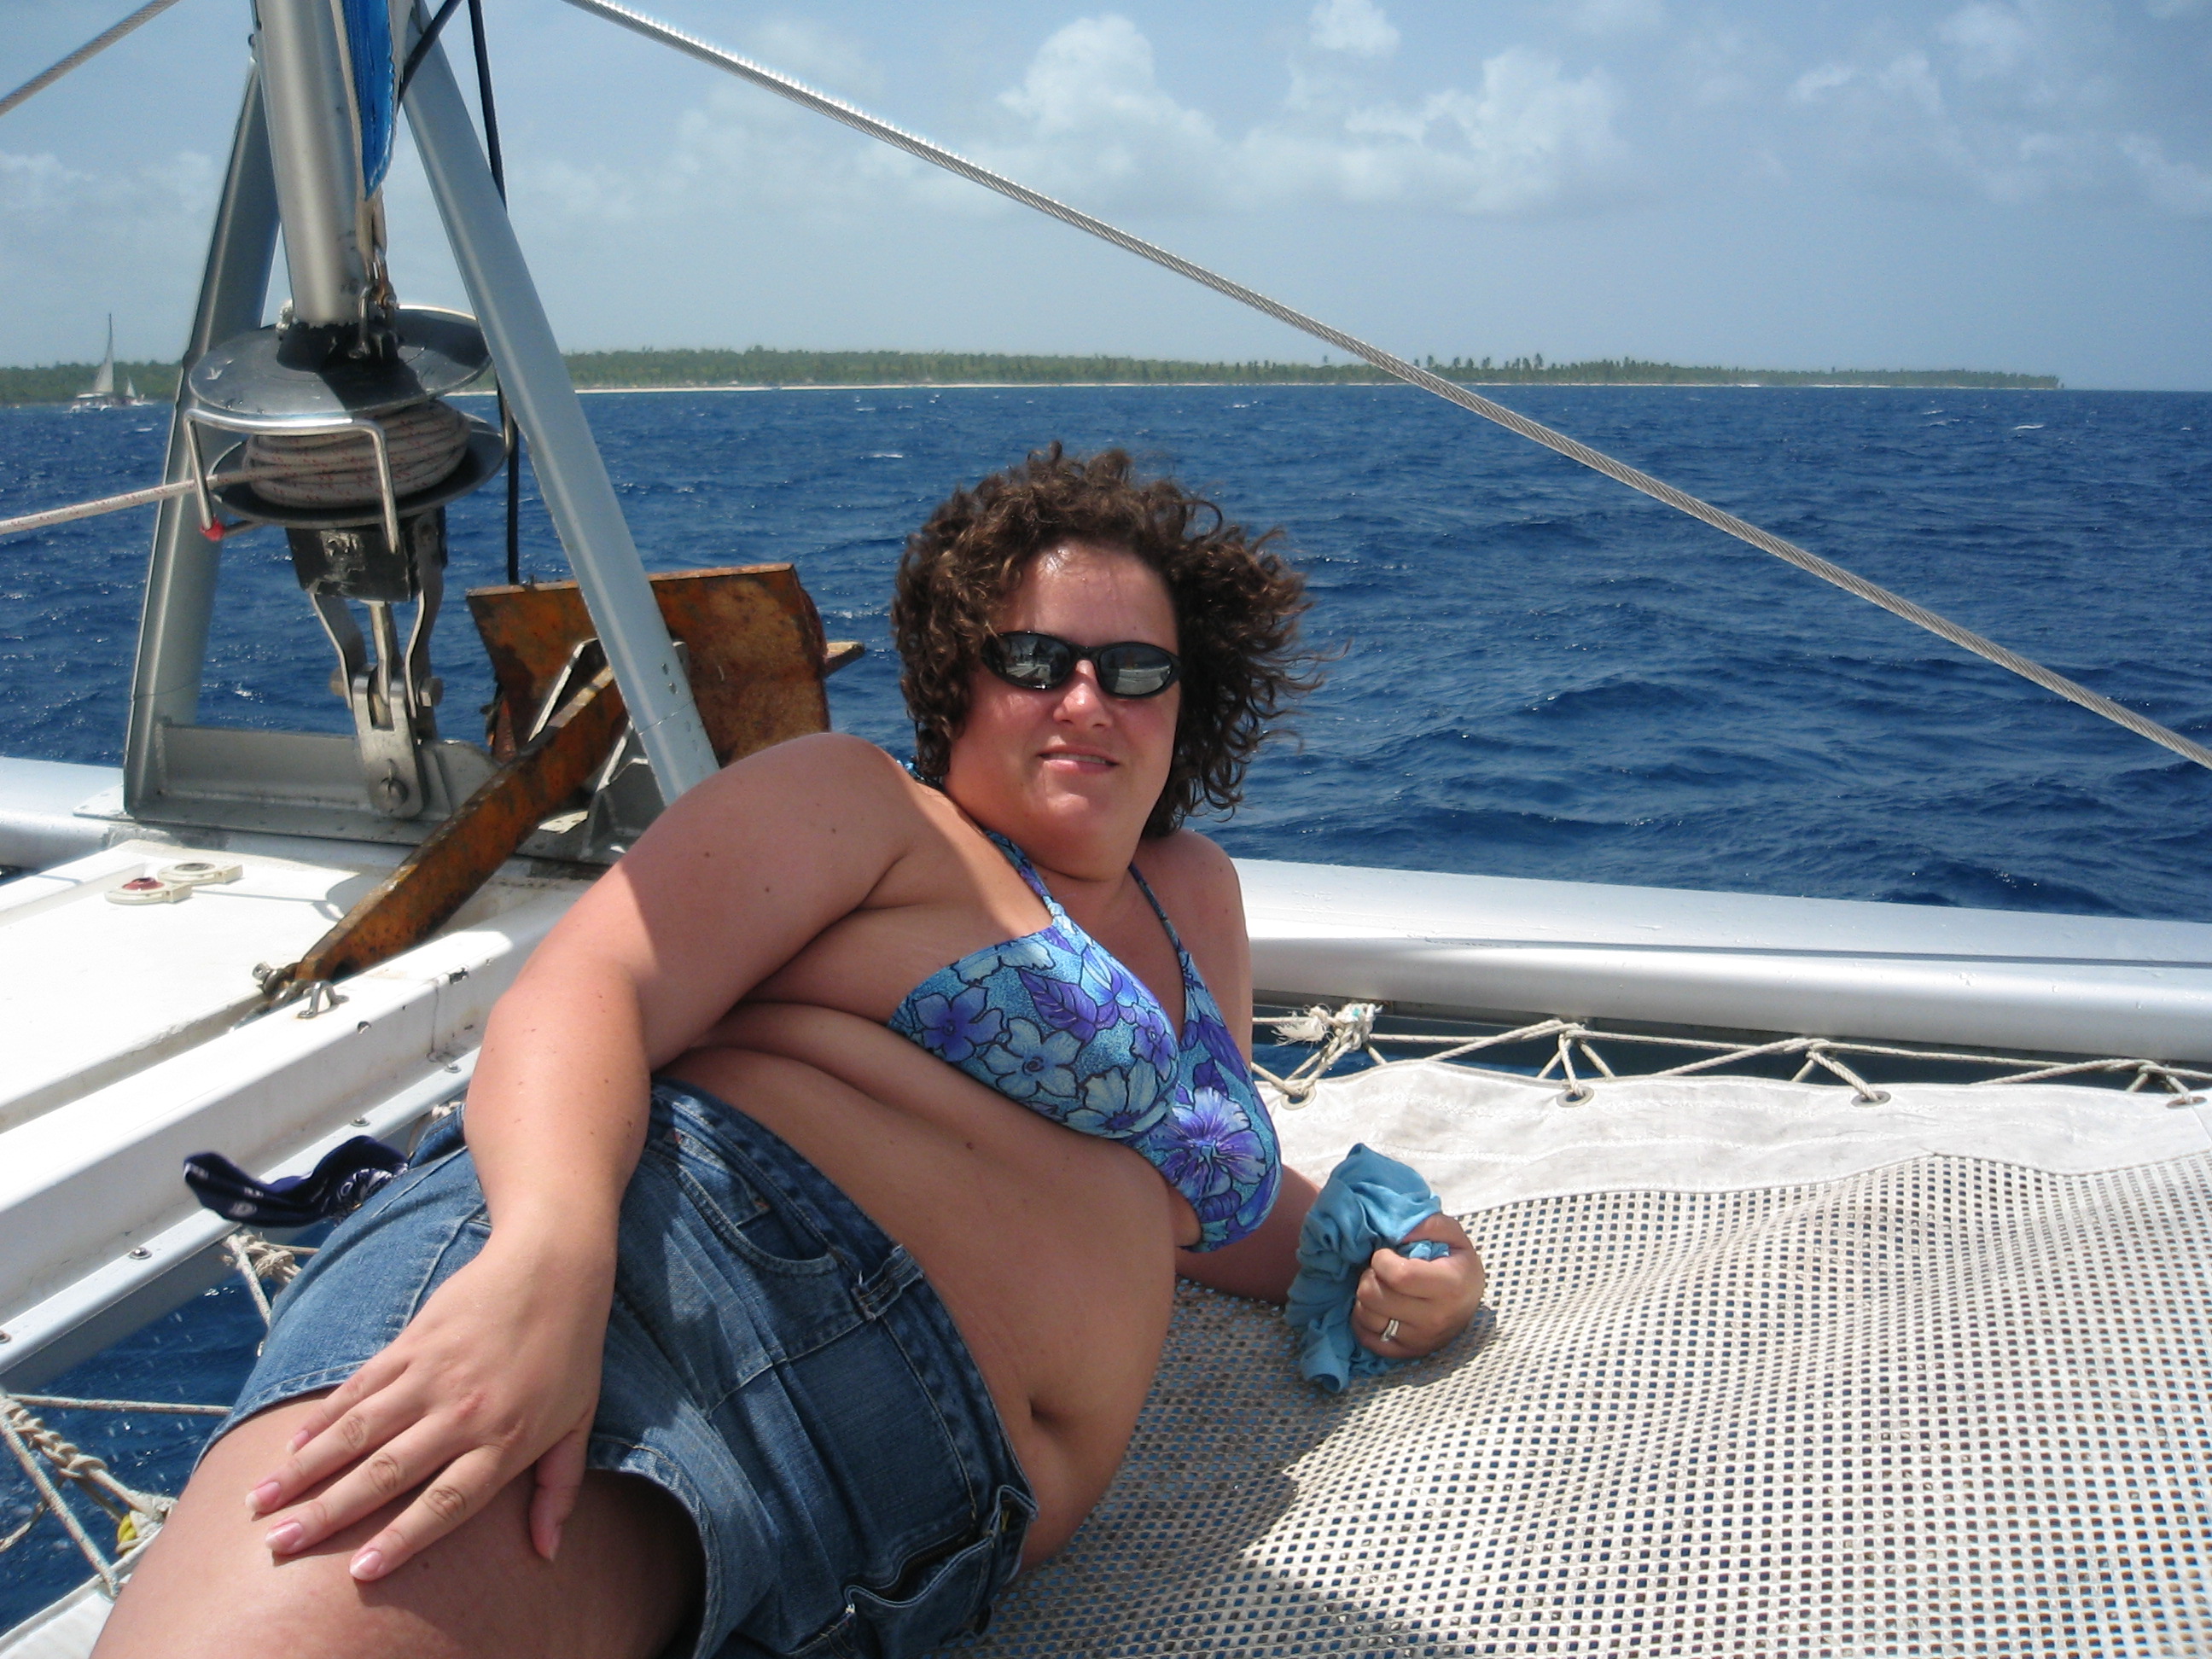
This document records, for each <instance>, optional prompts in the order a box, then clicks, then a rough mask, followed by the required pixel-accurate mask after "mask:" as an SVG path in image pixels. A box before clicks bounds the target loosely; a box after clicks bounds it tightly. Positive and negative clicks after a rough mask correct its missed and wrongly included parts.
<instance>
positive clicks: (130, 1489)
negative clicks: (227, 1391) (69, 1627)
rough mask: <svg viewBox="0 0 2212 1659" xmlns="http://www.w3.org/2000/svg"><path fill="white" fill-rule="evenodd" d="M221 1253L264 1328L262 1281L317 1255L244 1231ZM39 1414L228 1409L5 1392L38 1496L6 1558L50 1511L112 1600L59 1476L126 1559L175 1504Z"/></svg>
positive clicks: (2, 1432) (283, 1276)
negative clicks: (93, 1509) (86, 1502)
mask: <svg viewBox="0 0 2212 1659" xmlns="http://www.w3.org/2000/svg"><path fill="white" fill-rule="evenodd" d="M223 1253H224V1254H225V1255H227V1256H228V1257H229V1259H230V1261H231V1264H232V1265H233V1266H234V1267H236V1268H237V1269H238V1271H239V1274H240V1277H241V1278H243V1279H245V1280H246V1287H247V1289H248V1290H249V1291H251V1292H252V1297H253V1303H254V1306H255V1308H256V1309H257V1310H258V1311H259V1312H260V1315H261V1318H262V1322H263V1323H264V1325H265V1324H266V1323H267V1322H268V1321H269V1316H270V1305H269V1296H268V1293H267V1292H266V1291H264V1290H263V1289H262V1286H261V1281H262V1280H263V1279H273V1280H274V1281H276V1283H277V1284H279V1285H288V1284H289V1283H290V1282H291V1281H292V1279H294V1278H295V1276H297V1274H298V1273H299V1271H300V1258H301V1256H303V1255H313V1254H314V1249H313V1247H312V1246H309V1245H303V1244H279V1243H276V1242H274V1241H273V1240H270V1239H267V1238H264V1237H262V1236H261V1235H260V1234H258V1233H255V1232H249V1231H246V1230H245V1229H243V1228H241V1229H240V1230H239V1231H236V1232H234V1233H233V1234H231V1235H230V1237H228V1238H226V1239H225V1240H224V1241H223ZM31 1407H40V1408H42V1409H45V1410H49V1411H53V1410H60V1411H101V1412H147V1413H156V1414H159V1415H162V1416H168V1417H227V1416H228V1415H229V1414H230V1407H228V1406H204V1405H197V1404H190V1403H185V1402H179V1401H160V1400H94V1399H80V1398H77V1397H76V1396H72V1395H50V1394H14V1393H11V1392H9V1390H7V1389H0V1441H4V1442H5V1443H6V1444H7V1447H8V1449H9V1451H10V1452H12V1453H13V1454H14V1455H15V1462H16V1463H17V1465H18V1466H19V1467H20V1468H21V1469H22V1471H23V1474H24V1475H25V1476H26V1478H27V1479H28V1480H29V1481H30V1483H31V1486H32V1487H33V1490H34V1491H35V1492H36V1493H37V1500H36V1501H35V1502H34V1503H33V1504H32V1507H31V1513H30V1515H29V1516H27V1517H26V1518H25V1519H24V1521H23V1522H22V1523H21V1525H20V1526H17V1527H16V1528H14V1529H13V1530H12V1531H10V1532H9V1533H8V1534H7V1535H6V1536H5V1537H0V1555H4V1554H5V1553H7V1552H8V1551H9V1550H11V1549H13V1548H14V1547H15V1546H16V1545H17V1544H19V1543H21V1541H22V1540H23V1538H24V1536H25V1535H26V1534H27V1533H28V1532H29V1531H30V1529H31V1527H32V1525H33V1523H34V1522H36V1521H37V1520H38V1518H39V1516H40V1515H41V1514H44V1513H46V1512H47V1511H52V1514H53V1516H54V1517H55V1519H56V1520H58V1521H59V1522H61V1524H62V1527H63V1528H64V1530H65V1531H67V1532H68V1534H69V1535H70V1541H72V1542H73V1543H75V1544H76V1547H77V1549H78V1551H79V1553H82V1555H83V1556H84V1558H85V1559H86V1560H88V1561H89V1562H90V1563H91V1564H92V1569H93V1571H94V1572H96V1573H97V1574H99V1575H100V1583H101V1584H102V1585H104V1586H105V1587H106V1590H107V1593H108V1594H109V1595H114V1594H115V1592H116V1589H117V1579H116V1576H115V1568H114V1563H113V1562H112V1561H111V1560H110V1559H108V1558H107V1557H106V1555H105V1554H103V1553H101V1551H100V1547H99V1546H98V1545H97V1544H95V1543H94V1542H93V1541H92V1535H91V1534H89V1533H88V1532H87V1531H86V1530H85V1528H84V1523H83V1522H82V1521H81V1520H80V1519H79V1518H78V1517H77V1516H76V1512H75V1511H74V1510H71V1509H70V1506H69V1503H68V1501H67V1500H66V1499H65V1498H64V1497H63V1495H62V1491H61V1488H60V1487H58V1486H56V1485H55V1484H54V1479H55V1477H58V1478H59V1479H61V1480H64V1481H67V1482H70V1484H71V1485H73V1486H76V1488H77V1489H78V1490H79V1491H81V1492H82V1493H83V1494H84V1495H85V1496H86V1497H87V1498H89V1499H90V1500H91V1501H92V1502H93V1503H94V1504H97V1505H99V1507H100V1509H101V1510H104V1511H106V1514H107V1516H108V1518H109V1519H111V1520H112V1521H113V1522H115V1523H116V1541H117V1545H118V1549H120V1550H121V1551H123V1552H124V1553H128V1552H129V1551H130V1550H131V1549H133V1548H135V1547H137V1546H138V1545H139V1544H142V1543H143V1542H144V1541H146V1540H147V1539H149V1538H150V1537H152V1536H153V1534H154V1533H155V1531H157V1530H158V1529H159V1528H160V1527H161V1523H162V1522H163V1521H165V1520H167V1517H168V1514H169V1511H170V1510H172V1509H173V1508H174V1507H175V1505H176V1501H177V1500H176V1499H175V1498H171V1497H168V1496H167V1495H166V1494H164V1493H161V1492H141V1491H139V1490H138V1489H137V1487H135V1486H126V1485H125V1484H124V1482H122V1481H121V1480H118V1479H116V1477H115V1475H114V1474H113V1472H112V1471H111V1470H110V1469H109V1468H108V1467H107V1465H106V1462H103V1461H102V1460H100V1458H98V1457H95V1456H94V1455H92V1454H91V1453H90V1452H88V1451H86V1450H84V1449H82V1447H79V1446H77V1445H76V1444H75V1443H72V1442H71V1441H70V1440H69V1439H67V1438H66V1437H64V1436H63V1435H61V1434H59V1433H58V1432H57V1431H55V1430H53V1429H51V1428H49V1427H48V1426H47V1425H46V1423H45V1422H44V1421H43V1420H41V1419H40V1418H39V1417H38V1416H36V1415H35V1414H34V1413H33V1411H32V1410H31ZM42 1460H43V1461H42ZM48 1466H51V1468H52V1474H49V1473H48Z"/></svg>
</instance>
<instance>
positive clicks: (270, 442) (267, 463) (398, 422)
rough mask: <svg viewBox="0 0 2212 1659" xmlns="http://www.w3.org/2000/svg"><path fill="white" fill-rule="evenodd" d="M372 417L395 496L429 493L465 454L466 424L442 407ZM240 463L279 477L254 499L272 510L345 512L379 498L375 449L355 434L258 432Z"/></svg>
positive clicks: (410, 408)
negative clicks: (380, 436) (338, 509)
mask: <svg viewBox="0 0 2212 1659" xmlns="http://www.w3.org/2000/svg"><path fill="white" fill-rule="evenodd" d="M374 419H375V422H376V423H377V425H378V426H380V427H381V428H383V429H384V449H385V459H386V464H387V465H390V467H391V469H392V494H393V495H395V496H407V495H413V494H414V493H415V492H416V490H418V489H428V488H429V487H430V486H431V485H432V484H434V483H437V482H438V481H439V480H440V479H441V478H442V477H446V476H447V474H448V473H450V472H451V471H453V469H454V468H455V467H456V466H458V465H460V460H461V455H462V453H463V452H464V451H465V450H466V449H467V448H468V447H469V427H468V422H466V421H465V420H464V419H463V418H462V417H461V414H460V411H459V410H457V409H454V408H453V407H452V406H451V405H450V404H441V403H438V402H436V401H435V400H433V401H430V402H425V403H419V404H408V405H407V406H406V407H405V408H404V409H397V410H392V412H391V413H390V414H388V415H379V416H374ZM245 459H246V464H247V465H249V466H258V467H261V468H263V469H264V470H265V471H268V472H269V473H271V474H281V475H283V476H282V477H281V479H280V480H279V481H276V482H271V483H264V484H263V485H261V486H260V493H261V494H262V495H264V496H266V497H267V498H268V499H269V500H270V501H274V502H275V503H276V505H277V506H279V507H351V506H354V505H356V504H357V503H361V502H366V501H376V500H379V499H380V497H381V496H382V495H383V486H382V484H380V483H379V482H378V480H377V476H376V449H375V446H374V441H372V439H371V438H370V436H369V435H368V433H366V432H364V431H363V430H362V428H359V427H349V428H344V429H343V430H341V431H335V432H304V433H290V432H258V433H256V434H254V435H253V436H252V437H251V438H248V439H247V440H246V457H245Z"/></svg>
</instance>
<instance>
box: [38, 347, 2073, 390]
mask: <svg viewBox="0 0 2212 1659" xmlns="http://www.w3.org/2000/svg"><path fill="white" fill-rule="evenodd" d="M96 367H97V365H95V364H92V363H57V364H54V365H52V367H49V368H0V404H65V403H67V402H68V401H69V400H70V398H73V397H75V396H76V394H77V393H78V392H82V391H83V390H84V388H85V387H86V386H88V385H89V384H90V383H91V380H92V376H93V374H94V369H95V368H96ZM1422 367H1423V368H1427V369H1430V370H1431V371H1432V372H1433V373H1435V374H1441V375H1443V377H1444V378H1445V379H1446V380H1458V381H1463V382H1465V383H1467V384H1468V385H1474V386H1526V385H1552V386H1971V387H1987V388H2002V389H2003V390H2007V391H2029V392H2055V391H2057V390H2058V386H2059V382H2058V377H2057V375H2055V374H2005V373H2002V372H1999V371H1996V370H1990V369H1974V368H1873V369H1868V368H1714V367H1701V366H1696V365H1685V364H1681V363H1654V362H1644V360H1642V359H1641V358H1636V357H1601V358H1597V359H1595V360H1594V361H1590V362H1575V363H1547V362H1545V361H1544V359H1543V356H1542V355H1541V353H1539V354H1537V355H1535V356H1528V357H1510V358H1507V359H1505V360H1504V361H1503V362H1492V360H1491V359H1490V358H1488V357H1484V358H1482V359H1480V361H1476V360H1474V359H1470V358H1463V357H1454V358H1452V359H1450V360H1449V362H1444V361H1440V360H1438V359H1437V358H1435V357H1429V358H1425V359H1424V360H1422ZM115 372H116V374H117V375H118V377H120V376H122V375H124V374H129V375H130V376H131V379H132V380H135V381H136V382H137V386H138V388H139V391H140V392H142V393H143V395H144V396H146V397H148V398H161V399H171V398H174V397H175V396H176V393H177V366H176V365H175V364H174V363H149V362H133V363H118V364H116V366H115ZM568 372H569V374H571V375H573V376H574V378H575V381H576V384H577V385H578V386H580V387H584V388H586V389H587V390H611V389H614V388H617V387H627V386H635V387H641V388H663V387H665V388H669V389H677V388H683V387H698V388H709V387H715V386H978V385H981V386H1222V385H1227V386H1329V385H1350V386H1372V385H1376V384H1384V383H1388V382H1389V380H1391V378H1392V377H1391V376H1389V375H1388V374H1383V372H1382V371H1381V370H1380V369H1376V368H1370V367H1369V366H1368V365H1367V364H1365V363H1333V362H1327V361H1324V362H1319V363H1279V362H1273V361H1266V362H1259V361H1255V362H1241V363H1201V362H1182V361H1180V360H1177V359H1172V358H1164V357H1108V356H1091V357H1073V356H1068V357H1055V356H1028V355H1017V354H1011V353H1006V352H991V351H975V352H963V351H775V350H770V349H769V348H768V347H766V346H753V347H751V348H750V349H746V350H744V351H708V350H671V351H658V350H641V351H581V352H574V353H572V354H570V356H569V357H568Z"/></svg>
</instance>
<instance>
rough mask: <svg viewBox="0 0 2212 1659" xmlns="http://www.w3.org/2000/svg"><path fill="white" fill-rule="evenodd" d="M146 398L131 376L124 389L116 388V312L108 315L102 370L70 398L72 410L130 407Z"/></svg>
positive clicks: (124, 382) (126, 377)
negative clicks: (142, 396)
mask: <svg viewBox="0 0 2212 1659" xmlns="http://www.w3.org/2000/svg"><path fill="white" fill-rule="evenodd" d="M145 401H146V400H145V399H144V398H141V397H140V396H139V395H138V388H137V386H134V385H132V384H131V377H130V376H129V375H127V374H126V375H125V376H124V377H123V390H122V391H121V392H119V393H118V392H117V391H116V390H115V313H113V312H110V313H108V316H107V355H106V356H105V357H103V358H101V359H100V372H99V373H98V374H94V376H93V377H92V384H91V385H90V386H87V387H86V388H85V389H84V390H83V391H82V392H78V393H77V394H76V397H74V398H71V399H70V408H71V409H72V410H82V409H130V408H131V407H133V406H134V405H136V404H143V403H144V402H145Z"/></svg>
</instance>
